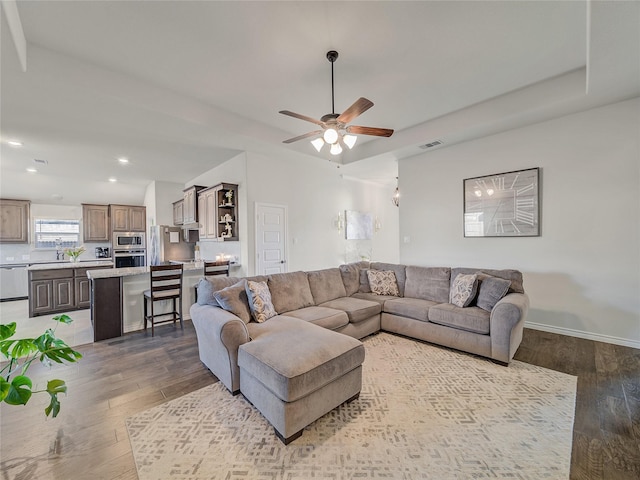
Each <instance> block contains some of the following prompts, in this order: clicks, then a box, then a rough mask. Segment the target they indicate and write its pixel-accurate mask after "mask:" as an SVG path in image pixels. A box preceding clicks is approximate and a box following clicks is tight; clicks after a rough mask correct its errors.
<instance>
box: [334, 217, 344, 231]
mask: <svg viewBox="0 0 640 480" xmlns="http://www.w3.org/2000/svg"><path fill="white" fill-rule="evenodd" d="M333 225H334V227H335V228H336V230H338V233H342V231H343V230H344V214H343V213H342V212H338V217H337V218H336V219H335V220H334V222H333Z"/></svg>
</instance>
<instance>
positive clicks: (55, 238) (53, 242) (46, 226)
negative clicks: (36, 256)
mask: <svg viewBox="0 0 640 480" xmlns="http://www.w3.org/2000/svg"><path fill="white" fill-rule="evenodd" d="M35 227H36V228H35V248H51V249H53V248H55V249H59V248H69V247H77V246H78V243H79V242H80V220H49V219H36V226H35Z"/></svg>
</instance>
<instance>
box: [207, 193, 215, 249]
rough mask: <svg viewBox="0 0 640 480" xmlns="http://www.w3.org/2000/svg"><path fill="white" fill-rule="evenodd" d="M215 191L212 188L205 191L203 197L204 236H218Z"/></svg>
mask: <svg viewBox="0 0 640 480" xmlns="http://www.w3.org/2000/svg"><path fill="white" fill-rule="evenodd" d="M216 193H217V191H216V190H212V191H210V192H207V196H206V198H205V205H206V206H205V211H206V221H205V237H206V238H218V228H217V227H218V206H217V205H216V198H217V195H216Z"/></svg>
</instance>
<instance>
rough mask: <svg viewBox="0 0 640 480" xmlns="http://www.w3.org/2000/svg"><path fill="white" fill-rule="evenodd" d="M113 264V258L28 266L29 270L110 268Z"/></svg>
mask: <svg viewBox="0 0 640 480" xmlns="http://www.w3.org/2000/svg"><path fill="white" fill-rule="evenodd" d="M112 266H113V262H112V261H111V260H95V261H91V262H56V263H39V264H36V265H31V266H29V267H27V270H58V269H61V268H90V267H105V268H109V267H112ZM112 270H113V269H112Z"/></svg>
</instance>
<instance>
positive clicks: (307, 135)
mask: <svg viewBox="0 0 640 480" xmlns="http://www.w3.org/2000/svg"><path fill="white" fill-rule="evenodd" d="M320 134H322V130H316V131H314V132H309V133H305V134H304V135H298V136H297V137H293V138H290V139H289V140H285V141H284V142H282V143H293V142H297V141H298V140H302V139H303V138H309V137H313V136H315V135H320Z"/></svg>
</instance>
